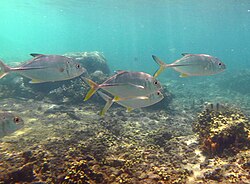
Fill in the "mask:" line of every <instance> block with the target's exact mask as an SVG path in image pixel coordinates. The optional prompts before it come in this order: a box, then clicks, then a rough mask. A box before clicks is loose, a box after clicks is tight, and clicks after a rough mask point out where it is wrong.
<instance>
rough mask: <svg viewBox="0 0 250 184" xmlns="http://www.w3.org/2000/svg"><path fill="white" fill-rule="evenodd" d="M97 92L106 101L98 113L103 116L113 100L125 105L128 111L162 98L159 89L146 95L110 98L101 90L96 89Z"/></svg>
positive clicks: (146, 105)
mask: <svg viewBox="0 0 250 184" xmlns="http://www.w3.org/2000/svg"><path fill="white" fill-rule="evenodd" d="M97 93H98V94H99V95H100V96H101V97H102V98H103V99H104V100H105V101H106V102H107V103H106V104H105V106H104V108H103V110H102V111H101V113H100V115H101V116H103V115H104V114H105V113H106V112H107V111H108V109H109V108H110V107H111V106H112V104H113V103H114V102H116V103H118V104H120V105H121V106H123V107H126V108H127V111H128V112H130V111H132V110H133V109H138V108H142V107H148V106H151V105H154V104H156V103H158V102H160V101H161V100H162V99H163V98H164V96H163V94H162V93H161V91H157V92H154V93H152V94H149V95H147V96H137V97H132V98H117V97H114V98H111V97H110V96H108V95H107V94H105V93H103V92H101V91H98V92H97Z"/></svg>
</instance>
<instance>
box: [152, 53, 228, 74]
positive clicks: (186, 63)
mask: <svg viewBox="0 0 250 184" xmlns="http://www.w3.org/2000/svg"><path fill="white" fill-rule="evenodd" d="M182 55H183V57H182V58H181V59H178V60H176V61H175V62H173V63H172V64H166V63H164V62H163V61H161V60H160V59H159V58H158V57H156V56H154V55H153V56H152V57H153V59H154V60H155V62H156V63H157V64H159V66H160V68H159V69H158V70H157V71H156V72H155V74H154V77H155V78H156V77H158V76H159V75H160V73H161V72H163V71H164V70H165V69H166V68H169V67H171V68H173V69H174V70H176V71H177V72H180V73H181V75H180V77H188V76H206V75H214V74H217V73H220V72H223V71H224V70H225V69H226V65H225V64H224V63H223V62H221V61H220V60H219V59H218V58H216V57H213V56H210V55H207V54H182Z"/></svg>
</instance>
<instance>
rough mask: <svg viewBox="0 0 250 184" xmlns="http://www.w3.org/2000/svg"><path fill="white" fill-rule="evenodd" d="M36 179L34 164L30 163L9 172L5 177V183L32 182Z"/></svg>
mask: <svg viewBox="0 0 250 184" xmlns="http://www.w3.org/2000/svg"><path fill="white" fill-rule="evenodd" d="M33 179H34V174H33V164H31V163H28V164H26V165H24V166H23V167H21V168H19V169H16V170H14V171H12V172H10V173H7V174H6V176H5V179H4V182H5V183H15V182H31V181H32V180H33Z"/></svg>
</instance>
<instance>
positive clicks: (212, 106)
mask: <svg viewBox="0 0 250 184" xmlns="http://www.w3.org/2000/svg"><path fill="white" fill-rule="evenodd" d="M205 110H207V111H216V112H225V111H226V110H227V108H226V106H225V105H223V104H220V103H206V104H205Z"/></svg>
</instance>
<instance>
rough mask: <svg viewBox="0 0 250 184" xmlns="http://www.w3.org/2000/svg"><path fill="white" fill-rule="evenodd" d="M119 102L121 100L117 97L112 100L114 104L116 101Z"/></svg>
mask: <svg viewBox="0 0 250 184" xmlns="http://www.w3.org/2000/svg"><path fill="white" fill-rule="evenodd" d="M121 100H122V98H120V97H119V96H115V97H114V99H113V101H114V102H118V101H121Z"/></svg>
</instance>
